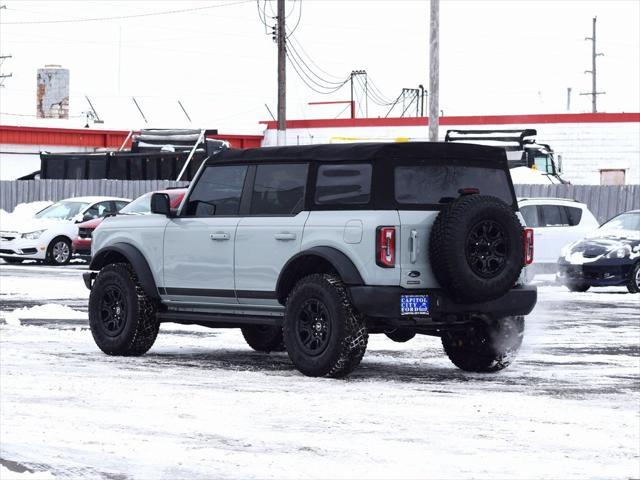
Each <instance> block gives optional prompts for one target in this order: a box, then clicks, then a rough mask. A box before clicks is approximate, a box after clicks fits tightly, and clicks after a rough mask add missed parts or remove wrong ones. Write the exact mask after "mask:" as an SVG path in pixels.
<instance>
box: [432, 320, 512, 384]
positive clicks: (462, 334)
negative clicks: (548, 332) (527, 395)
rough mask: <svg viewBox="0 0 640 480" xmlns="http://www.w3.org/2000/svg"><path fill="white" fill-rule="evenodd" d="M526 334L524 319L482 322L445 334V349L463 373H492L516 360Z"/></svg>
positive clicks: (443, 343)
mask: <svg viewBox="0 0 640 480" xmlns="http://www.w3.org/2000/svg"><path fill="white" fill-rule="evenodd" d="M523 334H524V317H523V316H515V317H504V318H500V319H496V320H492V321H488V322H486V321H484V320H482V321H480V320H478V321H477V322H476V323H474V324H473V325H472V326H470V327H467V328H465V329H464V330H457V331H450V332H445V333H443V335H442V346H443V347H444V351H445V352H446V354H447V356H448V357H449V360H451V361H452V362H453V364H454V365H455V366H456V367H458V368H460V369H461V370H464V371H467V372H480V373H491V372H497V371H499V370H502V369H504V368H506V367H508V366H509V365H510V364H511V362H513V360H515V357H516V354H517V353H518V350H519V349H520V346H521V345H522V337H523Z"/></svg>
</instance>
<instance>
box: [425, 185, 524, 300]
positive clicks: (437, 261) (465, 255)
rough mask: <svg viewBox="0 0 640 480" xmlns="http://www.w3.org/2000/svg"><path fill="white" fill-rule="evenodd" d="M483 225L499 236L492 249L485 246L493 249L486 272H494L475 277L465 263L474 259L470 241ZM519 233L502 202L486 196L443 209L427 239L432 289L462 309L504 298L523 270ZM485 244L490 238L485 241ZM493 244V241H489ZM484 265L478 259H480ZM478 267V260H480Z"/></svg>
mask: <svg viewBox="0 0 640 480" xmlns="http://www.w3.org/2000/svg"><path fill="white" fill-rule="evenodd" d="M484 224H490V225H493V227H494V229H493V230H490V232H491V233H492V232H493V231H497V232H499V234H500V236H499V239H501V241H500V242H499V243H498V242H497V241H496V243H495V245H497V247H493V246H492V245H493V244H494V241H493V240H492V241H491V242H489V243H487V244H486V245H485V248H490V249H491V248H493V249H494V250H496V251H494V252H493V253H497V254H500V255H498V256H496V255H493V253H492V254H491V258H494V259H496V260H495V261H493V263H491V264H489V261H487V262H486V264H487V266H489V265H490V266H492V267H494V269H495V271H494V272H490V271H488V272H487V273H486V274H482V275H481V274H480V273H478V271H477V270H478V267H477V265H476V264H475V263H474V262H472V260H471V257H472V256H473V255H476V258H477V259H479V255H480V254H478V253H474V252H472V251H471V248H472V247H473V245H475V246H476V247H475V248H476V249H478V248H480V247H477V245H478V243H475V244H473V243H472V241H471V238H472V237H471V235H472V233H473V232H477V231H478V230H477V229H479V228H481V227H482V225H484ZM522 235H523V229H522V225H520V222H519V221H518V218H517V217H516V215H515V212H514V210H513V208H512V207H510V206H509V205H507V204H506V203H505V202H503V201H502V200H500V199H498V198H496V197H491V196H486V195H466V196H463V197H460V198H458V199H456V200H454V201H453V202H451V203H449V204H447V205H446V206H445V207H444V209H443V210H442V211H441V212H440V213H439V214H438V217H437V218H436V220H435V222H434V223H433V228H432V229H431V235H430V238H429V259H430V262H431V268H432V270H433V273H434V275H435V277H436V279H437V280H438V283H439V284H440V285H441V286H442V287H443V288H444V289H445V290H446V291H447V292H448V293H449V294H450V295H451V296H452V297H453V298H454V299H455V300H456V301H459V302H463V303H475V302H483V301H487V300H493V299H496V298H498V297H501V296H502V295H504V294H506V293H507V292H508V291H509V290H510V289H511V288H513V285H515V283H516V281H517V280H518V277H519V275H520V271H521V270H522V267H523V258H524V244H523V241H522V238H523V237H522ZM486 238H492V237H490V235H489V236H487V237H486ZM495 238H498V237H495ZM482 258H483V259H484V257H482ZM482 261H484V260H482Z"/></svg>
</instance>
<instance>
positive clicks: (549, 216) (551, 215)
mask: <svg viewBox="0 0 640 480" xmlns="http://www.w3.org/2000/svg"><path fill="white" fill-rule="evenodd" d="M538 208H539V209H540V215H541V217H542V225H540V226H542V227H567V226H569V219H568V218H567V213H566V212H565V209H564V207H562V206H560V205H539V206H538Z"/></svg>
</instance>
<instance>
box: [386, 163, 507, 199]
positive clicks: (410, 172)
mask: <svg viewBox="0 0 640 480" xmlns="http://www.w3.org/2000/svg"><path fill="white" fill-rule="evenodd" d="M394 186H395V198H396V201H397V202H398V203H404V204H411V205H419V204H434V203H441V202H443V201H446V200H447V199H448V198H457V197H458V196H459V195H460V194H459V193H458V190H460V189H461V188H477V189H479V190H480V194H481V195H491V196H494V197H498V198H499V199H501V200H503V201H504V202H506V203H507V204H509V205H513V204H514V199H513V196H512V193H511V188H510V184H509V178H508V176H507V172H506V171H504V170H499V169H495V168H482V167H466V166H455V165H408V166H398V167H396V168H395V169H394Z"/></svg>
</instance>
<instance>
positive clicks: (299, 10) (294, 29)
mask: <svg viewBox="0 0 640 480" xmlns="http://www.w3.org/2000/svg"><path fill="white" fill-rule="evenodd" d="M295 4H296V0H293V6H294V8H295ZM291 12H292V13H293V10H292V11H291ZM301 19H302V0H300V6H299V7H298V21H297V22H296V25H295V26H294V27H293V28H292V29H291V31H290V32H289V35H287V39H288V38H289V37H290V36H291V35H293V32H295V31H296V29H297V28H298V25H300V20H301Z"/></svg>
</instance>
